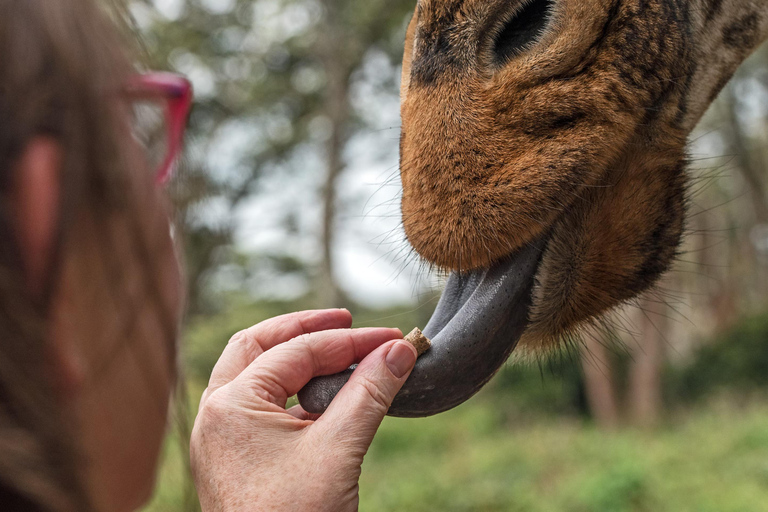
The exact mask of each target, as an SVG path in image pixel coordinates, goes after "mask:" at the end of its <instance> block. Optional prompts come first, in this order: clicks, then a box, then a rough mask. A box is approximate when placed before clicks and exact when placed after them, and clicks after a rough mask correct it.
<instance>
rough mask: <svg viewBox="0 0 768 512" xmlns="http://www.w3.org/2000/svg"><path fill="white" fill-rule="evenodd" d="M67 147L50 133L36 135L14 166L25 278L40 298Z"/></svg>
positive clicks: (18, 234)
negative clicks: (45, 135) (50, 135)
mask: <svg viewBox="0 0 768 512" xmlns="http://www.w3.org/2000/svg"><path fill="white" fill-rule="evenodd" d="M62 158H63V151H62V148H61V146H60V145H59V143H58V142H56V141H55V140H54V139H52V138H49V137H43V136H39V137H36V138H34V139H32V140H31V141H30V142H29V143H28V144H27V146H26V148H25V149H24V151H23V152H22V154H21V156H20V157H19V159H18V160H17V161H16V164H15V166H14V168H13V190H12V194H11V203H12V207H13V208H12V210H13V220H12V222H13V223H14V226H13V227H14V231H15V233H16V241H17V243H18V245H19V249H20V251H21V258H22V264H23V269H24V280H25V282H26V285H27V289H28V290H29V292H30V294H31V295H32V296H33V297H35V298H36V299H39V298H41V295H42V294H43V293H44V291H45V290H44V287H45V282H46V279H47V278H48V277H49V275H48V274H49V272H50V267H51V264H52V260H53V249H54V244H55V241H56V240H55V238H56V226H57V224H58V220H59V203H60V192H59V189H60V184H61V165H62Z"/></svg>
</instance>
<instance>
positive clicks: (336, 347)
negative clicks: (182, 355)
mask: <svg viewBox="0 0 768 512" xmlns="http://www.w3.org/2000/svg"><path fill="white" fill-rule="evenodd" d="M351 325H352V316H351V315H350V313H349V312H348V311H346V310H339V309H333V310H321V311H304V312H300V313H293V314H290V315H284V316H279V317H276V318H272V319H270V320H267V321H264V322H262V323H260V324H257V325H255V326H253V327H251V328H249V329H246V330H244V331H241V332H239V333H237V334H236V335H235V336H233V337H232V339H231V340H230V342H229V344H228V345H227V347H226V348H225V349H224V352H223V354H222V355H221V358H220V359H219V361H218V363H216V366H215V367H214V369H213V373H212V374H211V379H210V382H209V385H208V388H207V389H206V390H205V392H204V393H203V397H202V399H201V401H200V410H199V413H198V415H197V418H196V420H195V426H194V429H193V431H192V439H191V442H190V457H191V463H192V472H193V474H194V478H195V485H196V487H197V492H198V496H199V498H200V503H201V505H202V508H203V510H204V511H205V512H209V511H217V512H220V511H221V512H230V511H243V510H249V511H250V510H270V511H282V510H298V511H312V512H322V511H334V512H337V511H346V510H357V504H358V479H359V477H360V466H361V464H362V462H363V456H364V455H365V453H366V452H367V451H368V448H369V446H370V444H371V441H372V440H373V436H374V434H375V433H376V430H377V429H378V428H379V425H380V424H381V421H382V419H383V418H384V416H385V415H386V413H387V410H388V409H389V406H390V405H391V403H392V400H393V399H394V397H395V395H396V394H397V392H398V391H399V390H400V388H401V387H402V385H403V383H404V382H405V380H406V379H407V378H408V375H410V372H411V370H412V369H413V365H414V364H415V362H416V350H415V349H414V348H413V347H412V346H411V345H410V344H409V343H408V342H406V341H403V340H402V333H401V332H400V331H399V330H398V329H386V328H369V329H349V327H350V326H351ZM361 361H362V362H361ZM356 362H360V364H359V366H358V367H357V369H356V370H355V371H354V373H353V374H352V377H351V378H350V380H349V382H348V383H347V384H346V385H345V386H344V388H342V390H341V391H340V392H339V394H338V395H337V396H336V398H335V399H334V400H333V402H332V403H331V405H330V407H329V408H328V410H327V411H326V412H325V413H324V414H323V415H322V416H318V415H313V414H309V413H307V412H305V411H304V410H303V409H302V408H301V406H299V405H297V406H295V407H292V408H290V409H288V410H286V409H285V404H286V401H287V399H288V397H290V396H293V395H295V394H296V393H297V392H298V391H299V390H300V389H301V388H302V387H304V385H305V384H306V383H307V382H309V380H310V379H311V378H313V377H316V376H318V375H328V374H333V373H337V372H340V371H342V370H344V369H346V368H347V367H349V366H350V365H351V364H353V363H356Z"/></svg>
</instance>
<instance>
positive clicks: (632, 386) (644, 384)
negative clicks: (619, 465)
mask: <svg viewBox="0 0 768 512" xmlns="http://www.w3.org/2000/svg"><path fill="white" fill-rule="evenodd" d="M636 314H637V315H638V317H639V321H638V322H637V325H638V326H639V328H640V334H639V338H638V339H637V345H636V347H635V350H634V351H633V354H632V363H631V364H630V368H629V383H628V384H629V386H628V401H629V411H628V412H629V419H630V421H631V423H632V424H633V425H636V426H640V427H646V428H647V427H652V426H654V425H656V424H657V423H658V421H659V417H660V414H661V405H662V389H661V385H662V382H661V370H662V365H663V364H664V343H665V340H664V333H666V332H668V329H667V325H668V321H667V320H668V319H667V315H668V308H667V305H666V304H664V303H661V302H659V301H658V300H655V299H650V298H648V297H646V298H644V299H643V300H642V302H641V304H640V307H639V308H638V309H636Z"/></svg>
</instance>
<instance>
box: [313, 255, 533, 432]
mask: <svg viewBox="0 0 768 512" xmlns="http://www.w3.org/2000/svg"><path fill="white" fill-rule="evenodd" d="M542 252H543V251H542V247H541V244H540V243H531V244H529V245H528V246H526V247H523V248H522V249H520V250H519V251H518V252H517V253H515V254H512V255H510V256H508V257H507V258H505V259H504V260H502V261H500V262H498V263H496V264H495V265H493V266H492V267H491V268H489V269H479V270H473V271H470V272H467V273H463V274H457V273H453V274H451V276H450V277H449V278H448V282H447V284H446V287H445V290H444V291H443V295H442V297H441V298H440V302H439V303H438V305H437V308H436V309H435V312H434V313H433V315H432V319H431V320H430V321H429V323H428V324H427V326H426V327H425V328H424V334H425V335H426V336H427V337H428V338H431V339H432V348H430V349H429V350H428V351H427V352H426V353H425V354H424V355H423V356H421V357H420V358H419V359H418V361H417V362H416V367H415V368H414V369H413V372H412V373H411V375H410V377H409V378H408V380H407V381H406V383H405V385H404V386H403V388H402V389H401V390H400V392H399V393H398V394H397V396H396V397H395V400H394V402H393V403H392V406H391V407H390V409H389V412H388V414H389V415H390V416H400V417H424V416H430V415H433V414H437V413H440V412H443V411H447V410H448V409H451V408H453V407H456V406H457V405H459V404H461V403H462V402H464V401H466V400H467V399H469V398H470V397H471V396H472V395H474V394H475V393H477V392H478V391H479V390H480V389H481V388H482V387H483V385H485V384H486V383H487V382H488V381H489V380H490V379H491V377H493V375H494V374H495V373H496V371H497V370H498V369H499V368H500V367H501V365H502V364H504V362H505V361H506V360H507V358H508V357H509V355H510V354H511V353H512V351H513V350H514V349H515V346H516V345H517V341H518V340H519V339H520V336H522V334H523V332H524V331H525V328H526V327H527V325H528V310H529V307H530V303H531V291H532V289H533V282H534V275H535V274H536V269H537V268H538V264H539V261H540V259H541V254H542ZM353 370H354V367H350V368H349V369H348V370H346V371H344V372H342V373H338V374H335V375H328V376H323V377H316V378H314V379H312V380H311V381H310V382H309V383H308V384H307V385H306V386H305V387H304V388H303V389H302V390H301V391H300V392H299V395H298V398H299V403H300V404H301V405H302V407H303V408H304V409H305V410H306V411H308V412H311V413H316V414H319V413H322V412H324V411H325V409H326V408H327V407H328V405H329V404H330V403H331V400H332V399H333V398H334V397H335V396H336V393H338V392H339V390H340V389H341V387H342V386H343V385H344V384H345V383H346V382H347V380H349V377H350V375H352V372H353Z"/></svg>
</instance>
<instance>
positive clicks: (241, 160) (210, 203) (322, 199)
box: [131, 0, 413, 313]
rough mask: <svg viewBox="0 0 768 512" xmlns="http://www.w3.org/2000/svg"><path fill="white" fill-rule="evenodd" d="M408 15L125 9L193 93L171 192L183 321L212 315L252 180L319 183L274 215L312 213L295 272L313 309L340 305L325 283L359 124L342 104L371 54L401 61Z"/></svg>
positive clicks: (163, 4)
mask: <svg viewBox="0 0 768 512" xmlns="http://www.w3.org/2000/svg"><path fill="white" fill-rule="evenodd" d="M412 8H413V0H407V1H406V0H395V1H384V0H369V1H367V2H362V3H361V2H352V1H350V0H223V1H213V0H154V1H151V0H135V1H134V2H133V4H132V8H131V12H132V14H133V17H134V19H135V21H136V25H137V26H138V27H140V29H141V32H142V33H143V34H144V42H145V46H146V50H147V55H148V60H149V61H150V63H151V65H152V66H154V67H157V68H160V69H174V70H177V71H179V72H182V73H184V74H186V75H187V76H189V77H190V78H191V79H192V81H193V83H194V85H195V92H196V103H195V109H194V112H193V114H192V117H191V119H190V134H189V144H188V152H187V153H188V157H187V161H186V163H185V165H184V169H183V172H181V173H180V179H179V180H177V181H178V184H177V186H176V187H175V189H174V190H173V193H174V196H175V200H176V201H175V202H176V205H177V207H178V209H179V213H178V222H179V225H180V230H181V231H182V232H183V233H184V235H185V237H186V247H187V251H186V257H187V271H188V274H189V276H188V277H189V282H190V311H191V312H192V313H195V312H201V311H206V310H210V309H211V308H212V307H213V306H212V305H211V304H210V303H207V302H206V298H205V290H206V286H207V284H209V281H210V278H211V276H212V275H215V271H216V269H217V268H218V267H219V266H220V265H221V264H222V263H225V262H231V260H232V252H231V251H230V250H229V247H230V246H231V244H232V241H233V234H234V232H235V229H236V227H237V226H236V223H237V217H236V215H235V213H236V211H237V208H238V207H239V206H240V205H241V204H242V203H244V202H246V201H247V200H249V199H250V198H252V197H253V196H254V195H255V194H257V193H258V184H259V183H260V181H261V180H263V179H264V178H265V177H267V176H274V175H277V174H280V173H285V174H290V173H292V174H294V175H296V174H301V173H306V172H307V171H309V172H310V173H312V174H315V175H320V174H322V175H323V176H322V178H321V179H319V180H318V179H317V178H312V177H311V176H310V177H309V178H308V179H310V180H312V179H314V182H315V183H316V186H317V190H316V191H315V195H314V196H312V197H303V196H302V195H300V194H296V193H292V190H290V189H284V190H282V191H281V193H283V194H284V195H285V197H284V212H277V213H279V214H281V215H283V217H284V222H286V223H290V222H291V221H292V219H293V218H294V214H293V213H292V211H296V210H300V209H303V208H304V209H306V208H313V206H314V204H315V203H316V204H320V205H321V207H320V208H319V209H318V211H319V212H320V214H319V217H320V222H319V225H318V226H316V227H315V229H314V230H313V231H314V232H319V233H320V237H319V240H318V242H319V244H318V245H319V247H320V251H319V253H320V254H319V257H318V256H314V255H305V259H304V261H305V263H306V264H311V265H316V266H317V270H316V272H315V278H314V286H313V289H314V290H315V291H316V293H317V295H318V297H317V301H318V302H319V303H320V304H322V305H338V304H339V302H341V301H343V297H342V296H341V295H342V294H341V292H340V290H339V286H338V284H337V281H336V279H335V278H334V275H333V268H334V239H335V230H336V226H337V209H338V201H339V198H338V194H337V191H336V188H337V185H338V183H337V182H338V178H339V175H340V174H341V173H342V171H343V170H344V169H345V165H346V163H345V155H344V153H345V150H346V148H347V145H348V143H349V141H350V138H351V137H352V135H353V134H354V133H355V131H356V130H359V129H360V128H361V125H362V124H363V123H364V121H363V119H362V118H361V117H360V116H358V115H356V112H355V110H354V108H353V107H352V104H351V91H352V86H353V83H354V81H355V80H356V76H357V74H358V73H357V72H358V71H359V70H360V69H361V67H362V66H363V64H364V63H365V61H366V58H367V57H368V56H369V55H371V54H372V53H373V52H378V54H383V55H386V56H387V57H388V58H389V59H390V60H391V61H392V62H393V63H394V62H397V61H399V60H400V58H401V56H402V38H403V34H404V30H405V23H406V21H407V13H408V11H409V10H410V9H412ZM395 69H396V67H395ZM394 78H395V77H393V80H392V81H391V84H390V85H391V88H392V94H396V93H397V92H396V87H394V84H395V80H394ZM290 188H293V187H290ZM285 231H286V232H288V231H289V229H288V228H286V230H285Z"/></svg>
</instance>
